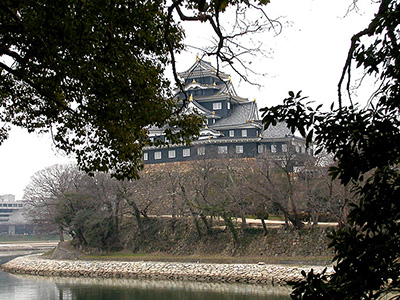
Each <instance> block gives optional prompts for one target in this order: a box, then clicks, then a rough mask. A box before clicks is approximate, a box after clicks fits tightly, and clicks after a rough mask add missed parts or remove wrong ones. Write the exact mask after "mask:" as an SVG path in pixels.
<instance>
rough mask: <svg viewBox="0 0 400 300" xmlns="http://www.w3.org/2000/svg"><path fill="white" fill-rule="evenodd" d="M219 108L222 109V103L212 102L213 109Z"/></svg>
mask: <svg viewBox="0 0 400 300" xmlns="http://www.w3.org/2000/svg"><path fill="white" fill-rule="evenodd" d="M219 109H222V103H221V102H215V103H213V110H219Z"/></svg>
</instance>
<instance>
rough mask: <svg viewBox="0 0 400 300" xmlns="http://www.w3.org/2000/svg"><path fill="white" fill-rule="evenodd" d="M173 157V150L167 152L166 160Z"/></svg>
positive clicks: (174, 153)
mask: <svg viewBox="0 0 400 300" xmlns="http://www.w3.org/2000/svg"><path fill="white" fill-rule="evenodd" d="M175 157H176V152H175V150H169V151H168V158H175Z"/></svg>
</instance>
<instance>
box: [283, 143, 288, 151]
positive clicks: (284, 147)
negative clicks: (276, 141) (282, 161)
mask: <svg viewBox="0 0 400 300" xmlns="http://www.w3.org/2000/svg"><path fill="white" fill-rule="evenodd" d="M282 152H287V145H286V144H282Z"/></svg>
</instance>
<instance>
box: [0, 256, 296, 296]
mask: <svg viewBox="0 0 400 300" xmlns="http://www.w3.org/2000/svg"><path fill="white" fill-rule="evenodd" d="M15 256H18V255H15V254H14V255H13V257H15ZM10 258H12V257H7V256H5V255H4V253H3V255H1V254H0V264H1V263H4V262H6V261H8V260H9V259H10ZM289 293H290V288H288V287H282V286H278V287H272V286H263V285H249V284H228V283H197V282H183V281H165V280H164V281H161V280H159V281H157V280H135V279H102V278H64V277H42V276H28V275H11V274H8V273H5V272H0V299H6V300H132V299H133V300H288V299H290V297H289V296H288V295H289Z"/></svg>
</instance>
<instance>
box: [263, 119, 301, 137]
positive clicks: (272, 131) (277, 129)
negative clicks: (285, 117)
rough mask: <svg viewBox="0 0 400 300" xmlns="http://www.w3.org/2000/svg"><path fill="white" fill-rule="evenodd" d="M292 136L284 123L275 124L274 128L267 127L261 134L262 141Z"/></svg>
mask: <svg viewBox="0 0 400 300" xmlns="http://www.w3.org/2000/svg"><path fill="white" fill-rule="evenodd" d="M292 135H293V134H292V133H291V132H290V130H289V128H288V127H287V125H286V123H285V122H280V123H277V124H276V125H275V126H269V127H268V129H267V130H263V132H262V137H263V139H274V138H275V139H276V138H283V137H286V136H292Z"/></svg>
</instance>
